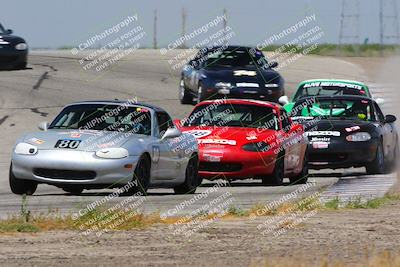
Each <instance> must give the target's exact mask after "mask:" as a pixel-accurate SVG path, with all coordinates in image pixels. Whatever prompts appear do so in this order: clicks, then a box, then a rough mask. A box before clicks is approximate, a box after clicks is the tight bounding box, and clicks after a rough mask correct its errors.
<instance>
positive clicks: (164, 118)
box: [157, 112, 174, 137]
mask: <svg viewBox="0 0 400 267" xmlns="http://www.w3.org/2000/svg"><path fill="white" fill-rule="evenodd" d="M157 122H158V129H159V133H160V137H161V136H163V135H164V133H165V132H166V131H167V129H168V128H170V127H174V124H173V123H172V120H171V118H170V116H169V115H168V114H167V113H165V112H157Z"/></svg>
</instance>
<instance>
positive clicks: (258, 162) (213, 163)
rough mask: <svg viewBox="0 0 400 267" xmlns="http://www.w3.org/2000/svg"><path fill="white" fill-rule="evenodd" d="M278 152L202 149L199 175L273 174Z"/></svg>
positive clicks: (217, 177)
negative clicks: (238, 151)
mask: <svg viewBox="0 0 400 267" xmlns="http://www.w3.org/2000/svg"><path fill="white" fill-rule="evenodd" d="M275 160H276V154H275V153H274V152H273V151H267V152H262V153H258V152H247V151H240V153H237V152H236V153H235V152H229V151H222V152H221V151H218V152H213V151H210V150H200V163H199V176H200V177H202V178H205V179H209V180H213V179H247V178H255V177H261V176H268V175H270V174H272V172H273V171H274V168H275Z"/></svg>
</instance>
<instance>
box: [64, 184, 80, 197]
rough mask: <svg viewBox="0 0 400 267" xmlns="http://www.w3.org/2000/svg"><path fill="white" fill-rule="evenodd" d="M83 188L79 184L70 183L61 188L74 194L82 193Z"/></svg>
mask: <svg viewBox="0 0 400 267" xmlns="http://www.w3.org/2000/svg"><path fill="white" fill-rule="evenodd" d="M83 189H84V188H83V186H81V185H70V186H66V187H63V188H62V190H64V191H65V192H67V193H69V194H71V195H74V196H79V195H80V194H82V192H83Z"/></svg>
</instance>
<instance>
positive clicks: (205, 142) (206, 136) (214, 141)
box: [180, 126, 277, 148]
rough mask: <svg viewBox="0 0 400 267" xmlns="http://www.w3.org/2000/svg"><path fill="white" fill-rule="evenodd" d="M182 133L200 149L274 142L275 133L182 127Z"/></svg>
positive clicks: (253, 130) (268, 131) (252, 129)
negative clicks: (190, 138)
mask: <svg viewBox="0 0 400 267" xmlns="http://www.w3.org/2000/svg"><path fill="white" fill-rule="evenodd" d="M180 130H181V131H182V132H185V133H190V134H192V135H193V136H194V137H195V138H196V139H197V141H198V142H199V147H200V148H207V147H215V146H220V147H221V148H240V147H241V146H243V145H245V144H248V143H253V142H259V141H263V140H266V139H267V137H268V141H269V142H270V141H272V140H275V139H276V138H277V131H275V130H268V129H266V130H263V129H256V128H243V127H199V126H192V127H182V128H180Z"/></svg>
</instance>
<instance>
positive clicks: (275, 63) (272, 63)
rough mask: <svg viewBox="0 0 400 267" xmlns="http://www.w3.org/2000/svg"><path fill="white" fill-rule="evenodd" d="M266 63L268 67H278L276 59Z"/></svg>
mask: <svg viewBox="0 0 400 267" xmlns="http://www.w3.org/2000/svg"><path fill="white" fill-rule="evenodd" d="M268 65H269V67H270V68H276V67H278V65H279V64H278V62H276V61H271V62H269V64H268Z"/></svg>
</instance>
